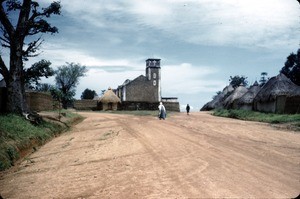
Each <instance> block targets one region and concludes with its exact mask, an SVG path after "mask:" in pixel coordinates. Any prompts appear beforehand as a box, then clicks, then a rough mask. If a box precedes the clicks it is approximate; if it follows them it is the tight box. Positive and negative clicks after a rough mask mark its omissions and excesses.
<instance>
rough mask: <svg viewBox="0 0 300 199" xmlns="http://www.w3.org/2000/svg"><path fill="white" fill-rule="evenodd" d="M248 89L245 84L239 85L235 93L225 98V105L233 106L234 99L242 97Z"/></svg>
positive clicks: (228, 107)
mask: <svg viewBox="0 0 300 199" xmlns="http://www.w3.org/2000/svg"><path fill="white" fill-rule="evenodd" d="M247 91H248V89H247V88H245V87H244V86H243V85H240V86H239V87H237V88H236V89H235V90H234V91H233V93H231V94H230V95H229V96H228V97H227V98H226V99H225V100H224V103H223V105H224V107H225V108H227V109H230V108H233V102H234V100H237V99H239V98H240V97H242V96H243V95H244V94H245V93H246V92H247Z"/></svg>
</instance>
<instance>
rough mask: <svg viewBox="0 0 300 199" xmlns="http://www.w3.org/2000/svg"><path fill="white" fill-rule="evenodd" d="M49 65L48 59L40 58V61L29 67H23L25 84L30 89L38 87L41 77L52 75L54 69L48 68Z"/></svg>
mask: <svg viewBox="0 0 300 199" xmlns="http://www.w3.org/2000/svg"><path fill="white" fill-rule="evenodd" d="M50 65H51V62H50V61H46V60H44V59H42V60H41V61H39V62H36V63H34V64H33V65H32V66H31V67H30V68H28V69H24V71H23V72H24V74H25V75H24V78H25V84H26V85H27V86H28V87H29V88H31V89H33V88H38V86H39V84H40V82H39V81H40V80H41V77H46V78H48V77H50V76H52V75H54V70H53V69H52V68H50ZM34 85H35V86H34Z"/></svg>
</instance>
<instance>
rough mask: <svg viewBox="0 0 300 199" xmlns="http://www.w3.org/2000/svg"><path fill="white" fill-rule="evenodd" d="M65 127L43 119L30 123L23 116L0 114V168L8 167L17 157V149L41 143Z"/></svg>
mask: <svg viewBox="0 0 300 199" xmlns="http://www.w3.org/2000/svg"><path fill="white" fill-rule="evenodd" d="M64 129H65V127H63V126H61V125H59V124H54V123H50V122H45V121H43V122H42V123H41V124H39V125H38V126H36V125H32V124H31V123H30V122H29V121H27V120H25V119H24V118H23V117H20V116H18V115H14V114H8V115H0V170H4V169H6V168H9V167H10V166H11V165H13V163H14V162H15V161H16V160H17V159H18V158H19V151H20V150H23V149H26V148H28V147H30V146H31V144H32V142H35V143H37V144H43V143H45V142H46V140H48V139H49V138H51V137H53V136H54V135H55V134H58V133H59V132H62V131H63V130H64Z"/></svg>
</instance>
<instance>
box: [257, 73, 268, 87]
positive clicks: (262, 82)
mask: <svg viewBox="0 0 300 199" xmlns="http://www.w3.org/2000/svg"><path fill="white" fill-rule="evenodd" d="M260 75H261V77H260V80H259V82H260V85H262V86H263V85H264V84H265V83H266V82H267V80H268V78H267V76H268V73H267V72H262V73H261V74H260Z"/></svg>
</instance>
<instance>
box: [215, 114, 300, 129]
mask: <svg viewBox="0 0 300 199" xmlns="http://www.w3.org/2000/svg"><path fill="white" fill-rule="evenodd" d="M213 115H215V116H220V117H229V118H234V119H240V120H248V121H257V122H266V123H270V124H284V126H285V127H287V128H289V129H292V130H297V131H300V114H291V115H289V114H275V113H261V112H255V111H246V110H234V109H231V110H226V109H216V110H214V112H213Z"/></svg>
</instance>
